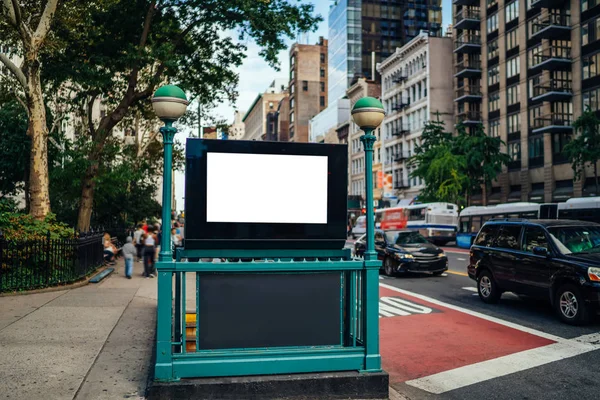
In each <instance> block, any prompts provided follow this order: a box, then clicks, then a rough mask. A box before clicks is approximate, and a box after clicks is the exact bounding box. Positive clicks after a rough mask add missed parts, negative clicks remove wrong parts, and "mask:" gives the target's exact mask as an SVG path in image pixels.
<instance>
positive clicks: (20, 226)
mask: <svg viewBox="0 0 600 400" xmlns="http://www.w3.org/2000/svg"><path fill="white" fill-rule="evenodd" d="M0 229H1V230H2V234H3V235H4V239H6V240H9V241H16V242H20V241H26V240H41V239H47V238H48V232H50V239H61V238H62V239H67V238H73V237H74V234H75V232H74V231H73V228H71V227H69V226H68V225H66V224H64V223H61V222H58V221H57V220H56V216H55V215H54V214H48V215H47V216H46V218H45V219H44V220H41V221H40V220H37V219H35V218H33V217H32V216H30V215H29V214H22V213H16V212H0Z"/></svg>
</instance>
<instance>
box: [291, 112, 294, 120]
mask: <svg viewBox="0 0 600 400" xmlns="http://www.w3.org/2000/svg"><path fill="white" fill-rule="evenodd" d="M290 122H294V113H293V112H292V113H290Z"/></svg>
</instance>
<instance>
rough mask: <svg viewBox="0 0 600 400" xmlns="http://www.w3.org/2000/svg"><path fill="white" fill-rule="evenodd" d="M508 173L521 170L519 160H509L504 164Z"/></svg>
mask: <svg viewBox="0 0 600 400" xmlns="http://www.w3.org/2000/svg"><path fill="white" fill-rule="evenodd" d="M506 167H507V168H508V170H509V171H519V170H520V169H521V160H511V161H509V162H508V164H506Z"/></svg>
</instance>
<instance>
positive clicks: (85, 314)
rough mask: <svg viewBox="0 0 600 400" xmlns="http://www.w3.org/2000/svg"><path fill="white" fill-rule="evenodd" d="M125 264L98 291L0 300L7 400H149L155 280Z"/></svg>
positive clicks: (0, 355) (0, 369)
mask: <svg viewBox="0 0 600 400" xmlns="http://www.w3.org/2000/svg"><path fill="white" fill-rule="evenodd" d="M134 270H135V273H134V277H133V279H126V278H125V276H124V273H123V261H122V260H121V261H120V262H119V263H118V265H117V267H116V271H117V274H115V273H113V274H112V275H111V276H110V277H108V278H106V279H105V280H104V281H103V282H101V283H100V284H89V285H87V286H84V287H81V288H77V289H72V290H63V291H58V292H48V293H39V294H31V295H21V296H9V297H0V393H2V395H1V397H2V398H4V399H31V400H35V399H44V400H45V399H123V398H133V399H137V398H143V397H142V396H143V393H144V392H145V389H146V384H147V379H148V375H149V368H150V364H151V358H152V349H153V340H154V335H155V324H156V279H145V278H142V277H141V272H142V264H141V263H136V264H135V267H134Z"/></svg>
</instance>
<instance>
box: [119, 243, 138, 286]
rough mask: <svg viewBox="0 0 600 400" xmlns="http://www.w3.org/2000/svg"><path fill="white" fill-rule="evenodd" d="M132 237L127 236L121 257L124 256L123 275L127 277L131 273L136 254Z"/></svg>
mask: <svg viewBox="0 0 600 400" xmlns="http://www.w3.org/2000/svg"><path fill="white" fill-rule="evenodd" d="M132 242H133V239H131V237H130V236H127V243H125V246H123V250H122V252H123V257H125V276H126V277H127V279H131V275H132V274H133V259H134V258H135V256H136V255H137V249H136V248H135V246H134V245H133V243H132Z"/></svg>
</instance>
